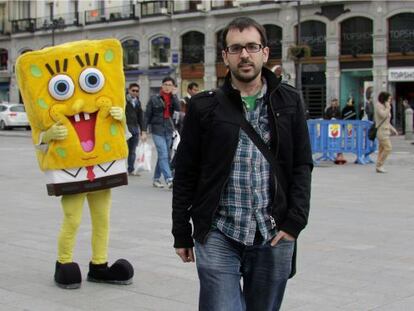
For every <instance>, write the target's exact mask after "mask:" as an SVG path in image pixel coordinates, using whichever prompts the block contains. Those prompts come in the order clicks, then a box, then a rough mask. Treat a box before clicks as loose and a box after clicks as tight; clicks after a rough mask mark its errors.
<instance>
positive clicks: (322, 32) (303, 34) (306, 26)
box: [300, 21, 326, 56]
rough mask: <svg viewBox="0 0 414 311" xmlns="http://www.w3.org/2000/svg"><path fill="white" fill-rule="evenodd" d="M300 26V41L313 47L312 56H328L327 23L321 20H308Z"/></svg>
mask: <svg viewBox="0 0 414 311" xmlns="http://www.w3.org/2000/svg"><path fill="white" fill-rule="evenodd" d="M300 26H301V27H300V42H301V43H302V44H305V45H308V46H309V47H310V48H311V56H326V25H325V24H324V23H322V22H319V21H306V22H302V23H300Z"/></svg>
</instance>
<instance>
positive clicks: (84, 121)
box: [68, 112, 97, 152]
mask: <svg viewBox="0 0 414 311" xmlns="http://www.w3.org/2000/svg"><path fill="white" fill-rule="evenodd" d="M96 115H97V113H96V112H94V113H86V112H81V113H80V114H75V115H73V116H70V117H68V119H69V121H70V123H71V124H72V126H73V128H74V129H75V131H76V134H78V138H79V141H80V144H81V146H82V149H83V151H85V152H91V151H92V150H93V148H94V147H95V124H96Z"/></svg>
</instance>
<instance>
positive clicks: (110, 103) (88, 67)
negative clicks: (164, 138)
mask: <svg viewBox="0 0 414 311" xmlns="http://www.w3.org/2000/svg"><path fill="white" fill-rule="evenodd" d="M122 59H123V56H122V47H121V45H120V43H119V41H118V40H115V39H106V40H95V41H77V42H70V43H66V44H62V45H59V46H55V47H51V48H45V49H43V50H39V51H33V52H28V53H25V54H23V55H21V56H20V57H19V58H18V60H17V63H16V75H17V82H18V85H19V89H20V92H21V94H22V97H23V101H24V104H25V107H26V111H27V115H28V118H29V121H30V125H31V127H32V138H33V142H34V144H35V146H36V156H37V159H38V163H39V166H40V169H41V170H42V171H44V172H45V174H46V177H47V180H48V181H47V190H48V193H49V195H62V200H61V202H62V207H63V213H64V218H63V223H62V227H61V232H60V235H59V242H58V259H57V262H56V270H55V281H56V283H57V285H58V286H60V287H64V288H77V287H79V286H80V283H81V275H80V270H79V267H78V265H77V264H76V263H74V262H73V248H74V244H75V239H76V233H77V230H78V227H79V225H80V221H81V217H82V209H83V203H84V201H85V199H87V200H88V203H89V209H90V213H91V220H92V259H91V262H90V265H89V273H88V280H90V281H96V282H107V283H115V284H130V283H131V281H132V276H133V268H132V266H131V265H130V264H129V263H128V262H127V261H126V260H124V259H120V260H118V261H117V262H115V263H114V264H113V265H112V266H111V267H108V266H107V257H108V255H107V249H108V237H109V217H110V216H109V214H110V207H111V192H110V188H112V187H116V186H120V185H126V184H127V174H126V163H125V158H126V157H127V153H128V151H127V145H126V139H125V130H124V128H125V117H124V107H125V95H124V94H125V93H124V90H125V79H124V73H123V65H122Z"/></svg>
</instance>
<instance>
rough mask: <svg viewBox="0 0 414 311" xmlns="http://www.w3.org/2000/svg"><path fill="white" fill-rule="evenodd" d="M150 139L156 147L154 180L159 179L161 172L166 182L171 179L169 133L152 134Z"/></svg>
mask: <svg viewBox="0 0 414 311" xmlns="http://www.w3.org/2000/svg"><path fill="white" fill-rule="evenodd" d="M152 140H153V141H154V144H155V147H156V148H157V154H158V158H157V165H156V166H155V171H154V180H160V178H161V174H162V175H163V176H164V179H165V181H166V182H170V181H172V179H173V178H172V173H171V167H170V146H171V142H172V137H171V135H163V136H161V135H154V134H152Z"/></svg>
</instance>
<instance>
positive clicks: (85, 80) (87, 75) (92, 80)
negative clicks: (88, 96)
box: [79, 68, 105, 93]
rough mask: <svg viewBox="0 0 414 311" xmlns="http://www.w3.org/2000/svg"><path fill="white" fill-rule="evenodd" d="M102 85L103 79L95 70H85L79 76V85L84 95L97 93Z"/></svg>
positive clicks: (98, 71) (100, 73) (99, 72)
mask: <svg viewBox="0 0 414 311" xmlns="http://www.w3.org/2000/svg"><path fill="white" fill-rule="evenodd" d="M104 84H105V78H104V76H103V74H102V72H101V71H100V70H98V69H96V68H87V69H85V70H84V71H82V73H81V74H80V76H79V85H80V87H81V88H82V90H84V91H85V92H86V93H96V92H99V91H100V90H101V89H102V88H103V86H104Z"/></svg>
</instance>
